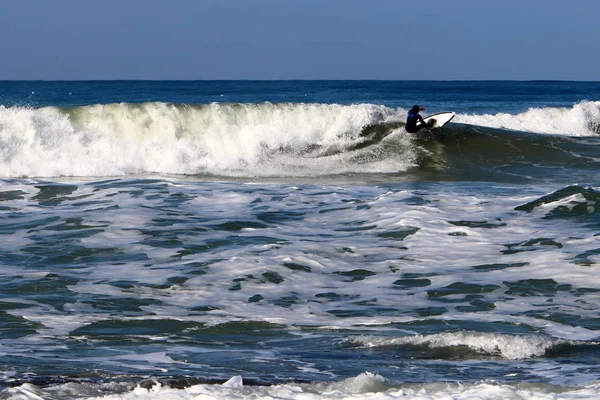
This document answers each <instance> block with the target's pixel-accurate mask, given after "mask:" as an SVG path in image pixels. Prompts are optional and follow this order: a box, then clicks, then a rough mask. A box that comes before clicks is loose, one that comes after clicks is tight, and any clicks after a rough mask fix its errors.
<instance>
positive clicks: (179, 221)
mask: <svg viewBox="0 0 600 400" xmlns="http://www.w3.org/2000/svg"><path fill="white" fill-rule="evenodd" d="M0 87H1V88H2V91H3V97H2V99H1V101H2V104H3V106H1V107H0V149H1V152H0V175H1V181H0V210H1V214H0V215H1V217H0V218H1V219H2V224H1V227H0V234H1V235H2V239H3V240H2V241H0V283H1V286H0V287H1V289H0V327H1V328H2V329H0V338H1V341H0V377H1V379H2V380H1V381H0V389H1V390H2V391H1V392H0V398H7V399H17V398H40V397H41V398H113V399H114V398H176V399H187V398H199V397H201V396H206V397H205V398H211V397H212V398H247V397H251V398H267V397H271V398H273V397H275V398H308V399H312V398H390V399H391V398H416V397H418V398H448V397H451V398H460V399H469V398H543V399H545V398H556V396H558V395H559V394H560V395H561V396H563V397H565V398H595V397H597V396H598V393H599V390H598V380H597V379H598V378H597V377H598V372H599V371H598V367H597V365H598V355H599V354H600V353H599V351H598V349H599V347H598V343H600V342H599V341H598V333H597V332H598V329H600V325H599V319H598V313H597V304H598V299H599V297H598V296H599V292H600V280H598V279H596V275H597V274H595V268H596V266H597V264H598V262H599V260H600V242H599V239H598V235H597V232H598V226H599V224H600V217H599V215H600V209H599V208H598V205H597V204H598V201H599V200H600V192H599V191H598V187H599V183H598V176H599V175H598V173H597V171H598V165H597V164H598V160H599V159H600V157H598V155H599V154H598V148H599V147H598V144H600V142H599V140H598V136H597V135H598V126H599V124H600V103H599V96H600V86H599V85H598V84H597V83H577V82H341V81H339V82H338V81H336V82H3V83H0ZM221 98H222V99H221ZM415 99H416V100H415ZM413 103H419V104H422V105H423V106H426V107H427V108H428V109H427V111H426V113H425V114H428V113H434V112H439V111H445V110H452V111H455V112H456V113H457V116H456V117H455V119H454V120H453V121H452V122H451V123H450V124H449V125H447V126H446V127H444V128H442V129H439V130H438V131H436V134H435V138H433V139H432V138H428V137H423V136H417V137H415V136H410V135H408V134H407V133H406V132H404V130H403V121H404V119H405V117H406V110H407V109H409V108H410V107H411V106H412V105H413ZM36 396H37V397H36ZM494 396H495V397H494ZM519 396H521V397H519Z"/></svg>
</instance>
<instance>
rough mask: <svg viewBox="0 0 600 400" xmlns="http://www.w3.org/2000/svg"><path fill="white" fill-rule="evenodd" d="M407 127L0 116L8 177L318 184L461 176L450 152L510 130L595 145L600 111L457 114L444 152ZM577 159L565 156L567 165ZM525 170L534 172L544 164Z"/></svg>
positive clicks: (84, 111) (132, 115)
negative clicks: (347, 177)
mask: <svg viewBox="0 0 600 400" xmlns="http://www.w3.org/2000/svg"><path fill="white" fill-rule="evenodd" d="M405 117H406V110H405V109H402V108H391V107H387V106H384V105H376V104H355V105H340V104H308V103H279V104H274V103H259V104H254V103H247V104H239V103H231V104H228V103H213V104H207V105H194V106H191V105H177V104H170V103H162V102H153V103H144V104H128V103H117V104H107V105H99V104H98V105H91V106H81V107H74V108H58V107H43V108H37V109H35V108H26V107H18V106H13V107H3V106H0V149H1V150H2V151H1V153H0V177H2V178H13V177H59V176H77V177H93V176H121V175H132V174H153V173H159V174H184V175H214V176H222V177H281V176H283V177H289V176H308V177H314V176H323V175H336V174H357V173H365V172H368V173H379V174H390V173H393V174H396V173H398V172H406V171H411V170H413V169H415V168H417V169H419V168H428V166H431V165H434V164H435V168H437V169H442V170H443V169H449V168H452V169H453V170H457V169H458V170H462V168H463V167H461V166H460V165H455V164H454V163H453V161H452V151H453V150H452V148H453V147H456V145H455V144H456V143H463V144H464V142H465V140H467V141H470V140H472V139H470V137H472V136H476V135H480V136H481V134H483V136H481V137H478V138H475V139H473V140H476V141H478V145H482V146H483V148H484V149H485V148H490V149H492V148H493V149H495V148H496V146H497V143H496V142H498V140H497V139H498V137H501V138H508V137H510V136H507V132H508V131H506V130H516V131H521V132H532V133H549V134H560V135H563V136H565V137H582V136H583V137H593V138H595V137H596V136H597V133H598V132H599V130H600V128H599V127H600V102H588V101H584V102H581V103H578V104H576V105H575V106H574V107H572V108H546V109H530V110H529V111H527V112H525V113H522V114H517V115H510V114H496V115H490V114H482V115H462V114H459V115H457V117H456V118H455V120H456V122H457V123H458V124H449V125H448V128H443V129H441V130H438V132H440V134H441V135H442V136H443V135H444V132H445V133H446V139H445V140H446V142H447V143H446V147H447V148H446V149H443V151H440V149H439V148H436V147H435V146H432V145H431V144H423V143H420V142H419V141H415V140H413V139H414V138H413V137H411V136H409V135H407V134H406V132H405V131H404V129H403V121H404V119H405ZM498 130H500V131H498ZM546 136H547V135H546ZM465 137H468V139H465ZM448 140H450V141H451V143H450V144H451V145H450V146H448ZM481 140H484V142H483V143H480V142H481ZM540 140H542V143H541V144H542V147H543V151H545V150H547V151H549V152H552V151H553V149H555V143H549V142H547V140H548V139H539V138H535V143H534V144H533V145H531V146H530V147H534V146H539V145H540V143H539V141H540ZM509 141H510V143H507V144H506V150H507V151H508V150H510V149H514V148H515V146H516V147H517V149H521V150H522V151H524V152H527V151H528V150H527V149H524V150H523V148H522V144H521V143H516V142H515V140H514V139H510V140H509ZM442 142H443V141H442ZM518 142H523V140H522V139H519V140H518ZM467 147H468V146H467ZM463 150H464V149H463ZM494 153H495V155H491V154H490V156H489V159H486V160H484V161H485V162H486V163H487V164H489V165H490V167H492V168H494V167H495V166H496V165H498V164H500V165H503V164H506V162H507V160H510V159H513V158H514V157H512V155H511V156H510V157H509V158H507V159H503V158H502V155H501V154H502V153H499V152H498V151H494ZM569 153H570V150H569V151H561V154H560V157H561V158H562V157H564V156H565V154H567V155H568V154H569ZM481 154H485V151H484V152H483V153H479V152H478V154H477V155H473V156H472V157H471V160H473V161H477V160H479V159H480V158H481ZM545 156H546V155H545V154H542V157H541V158H543V159H545ZM580 156H581V154H579V153H576V154H574V155H573V157H575V158H579V157H580ZM461 157H464V152H462V155H461ZM432 158H433V159H434V160H433V161H432ZM496 158H499V159H496ZM521 158H522V157H521ZM567 158H568V157H567ZM591 158H595V155H592V157H591ZM598 158H600V157H598ZM463 161H464V160H463ZM524 161H525V162H530V161H531V162H532V163H535V162H536V157H533V159H531V160H530V159H529V158H527V157H525V160H524ZM470 169H472V166H469V167H468V168H467V169H466V170H465V171H468V170H470Z"/></svg>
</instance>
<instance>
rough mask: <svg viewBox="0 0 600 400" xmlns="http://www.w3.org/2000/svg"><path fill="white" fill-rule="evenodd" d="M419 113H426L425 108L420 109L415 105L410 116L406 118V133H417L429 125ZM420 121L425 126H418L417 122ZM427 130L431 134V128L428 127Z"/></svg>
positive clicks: (409, 113)
mask: <svg viewBox="0 0 600 400" xmlns="http://www.w3.org/2000/svg"><path fill="white" fill-rule="evenodd" d="M419 111H425V107H419V106H417V105H414V106H413V108H411V109H410V111H409V112H408V116H407V117H406V127H405V129H406V132H408V133H417V132H419V131H420V130H421V129H423V128H425V127H427V124H426V123H425V121H424V120H423V117H421V114H419ZM419 121H421V124H423V125H421V126H417V122H419ZM427 130H428V131H429V133H431V130H430V129H429V127H427Z"/></svg>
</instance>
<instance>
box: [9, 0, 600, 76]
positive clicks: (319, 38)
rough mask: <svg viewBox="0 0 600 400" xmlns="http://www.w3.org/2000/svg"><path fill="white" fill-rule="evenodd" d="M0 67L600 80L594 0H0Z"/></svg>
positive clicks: (42, 71)
mask: <svg viewBox="0 0 600 400" xmlns="http://www.w3.org/2000/svg"><path fill="white" fill-rule="evenodd" d="M0 10H1V11H0V49H2V50H1V51H2V57H0V80H38V79H41V80H82V79H89V80H96V79H152V80H162V79H183V80H196V79H198V80H212V79H257V80H263V79H266V80H273V79H376V80H488V79H489V80H512V79H514V80H581V81H590V80H591V81H600V0H568V1H566V0H562V1H558V0H423V1H416V0H413V1H408V0H2V8H1V9H0Z"/></svg>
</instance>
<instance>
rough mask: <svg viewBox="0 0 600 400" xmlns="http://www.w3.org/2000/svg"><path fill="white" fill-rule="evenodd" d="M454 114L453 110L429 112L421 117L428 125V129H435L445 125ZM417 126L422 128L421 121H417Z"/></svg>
mask: <svg viewBox="0 0 600 400" xmlns="http://www.w3.org/2000/svg"><path fill="white" fill-rule="evenodd" d="M455 115H456V113H455V112H453V111H446V112H441V113H437V114H431V115H429V116H427V117H425V118H423V120H424V121H425V123H426V124H427V125H428V126H429V129H436V128H441V127H442V126H444V125H446V124H447V123H448V122H450V120H451V119H452V118H454V116H455ZM417 127H418V128H424V126H423V124H422V123H421V121H419V122H417Z"/></svg>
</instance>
